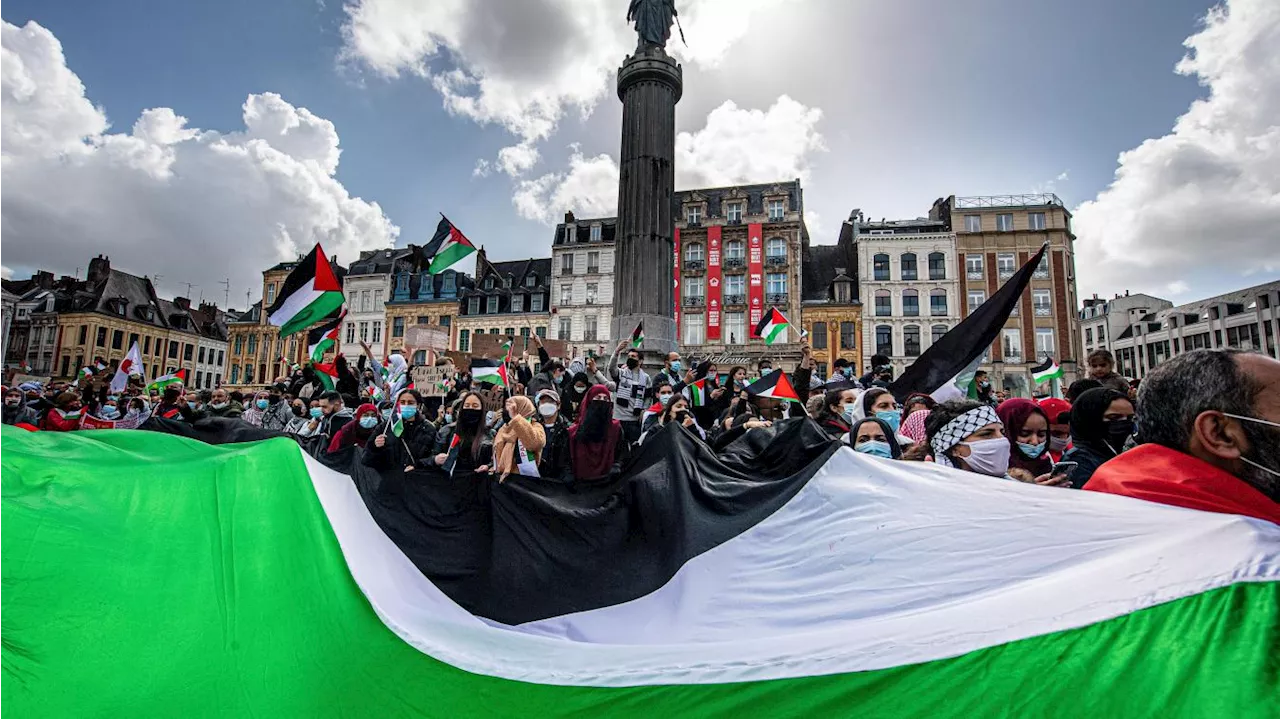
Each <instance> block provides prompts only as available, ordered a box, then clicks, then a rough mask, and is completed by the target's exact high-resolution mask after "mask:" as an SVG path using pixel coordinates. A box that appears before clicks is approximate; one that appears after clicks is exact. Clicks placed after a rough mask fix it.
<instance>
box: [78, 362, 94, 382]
mask: <svg viewBox="0 0 1280 719" xmlns="http://www.w3.org/2000/svg"><path fill="white" fill-rule="evenodd" d="M92 376H93V368H92V367H90V366H89V365H85V366H84V367H81V368H80V372H78V373H77V374H76V381H77V382H79V381H80V380H82V379H84V378H86V377H92Z"/></svg>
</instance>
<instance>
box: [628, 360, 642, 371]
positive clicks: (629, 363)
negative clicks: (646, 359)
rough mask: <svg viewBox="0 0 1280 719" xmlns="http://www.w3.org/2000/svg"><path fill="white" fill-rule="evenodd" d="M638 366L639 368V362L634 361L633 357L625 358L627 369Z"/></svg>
mask: <svg viewBox="0 0 1280 719" xmlns="http://www.w3.org/2000/svg"><path fill="white" fill-rule="evenodd" d="M639 366H640V360H638V359H636V358H635V357H628V358H627V369H635V368H636V367H639Z"/></svg>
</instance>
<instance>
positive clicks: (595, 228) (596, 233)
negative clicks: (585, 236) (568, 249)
mask: <svg viewBox="0 0 1280 719" xmlns="http://www.w3.org/2000/svg"><path fill="white" fill-rule="evenodd" d="M590 237H591V241H592V242H599V241H600V225H592V226H591V236H590Z"/></svg>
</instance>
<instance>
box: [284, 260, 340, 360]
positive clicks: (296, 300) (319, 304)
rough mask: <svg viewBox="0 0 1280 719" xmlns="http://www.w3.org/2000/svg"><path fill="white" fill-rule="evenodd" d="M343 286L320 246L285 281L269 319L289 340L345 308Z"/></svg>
mask: <svg viewBox="0 0 1280 719" xmlns="http://www.w3.org/2000/svg"><path fill="white" fill-rule="evenodd" d="M342 300H343V297H342V283H341V282H339V281H338V276H337V275H335V274H334V272H333V267H332V266H331V265H330V264H329V258H328V257H326V256H325V254H324V249H323V248H322V247H320V245H319V243H317V244H316V246H315V247H313V248H311V253H310V254H308V255H307V257H306V259H304V260H302V261H301V262H299V263H298V266H297V267H294V268H293V271H292V272H290V273H289V276H288V277H286V278H285V280H284V284H283V285H282V286H281V287H280V291H279V292H278V293H277V294H276V301H275V304H273V305H271V307H270V308H269V309H268V310H267V319H268V320H269V321H270V322H271V324H273V325H275V326H277V327H279V328H280V336H281V337H287V336H288V335H291V334H294V333H295V332H301V331H303V330H305V329H306V328H308V327H310V326H311V325H313V324H315V323H317V322H320V321H321V320H323V319H324V318H326V317H328V316H329V315H331V314H333V313H334V312H336V311H337V310H338V308H339V307H341V306H342Z"/></svg>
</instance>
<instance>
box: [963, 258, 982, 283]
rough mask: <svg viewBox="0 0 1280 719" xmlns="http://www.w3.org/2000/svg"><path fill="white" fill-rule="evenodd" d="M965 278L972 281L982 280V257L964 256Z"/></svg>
mask: <svg viewBox="0 0 1280 719" xmlns="http://www.w3.org/2000/svg"><path fill="white" fill-rule="evenodd" d="M964 276H965V277H966V278H967V279H970V280H980V279H982V255H965V256H964Z"/></svg>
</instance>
